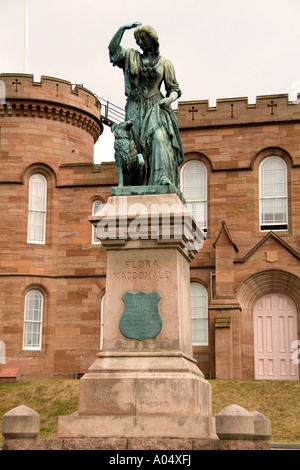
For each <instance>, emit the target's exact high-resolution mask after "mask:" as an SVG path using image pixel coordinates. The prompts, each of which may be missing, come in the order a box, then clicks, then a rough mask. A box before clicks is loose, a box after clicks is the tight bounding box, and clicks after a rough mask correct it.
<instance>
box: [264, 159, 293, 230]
mask: <svg viewBox="0 0 300 470" xmlns="http://www.w3.org/2000/svg"><path fill="white" fill-rule="evenodd" d="M259 187H260V229H261V230H287V228H288V190H287V166H286V163H285V161H284V160H283V159H282V158H279V157H268V158H266V159H265V160H263V162H262V163H261V165H260V184H259Z"/></svg>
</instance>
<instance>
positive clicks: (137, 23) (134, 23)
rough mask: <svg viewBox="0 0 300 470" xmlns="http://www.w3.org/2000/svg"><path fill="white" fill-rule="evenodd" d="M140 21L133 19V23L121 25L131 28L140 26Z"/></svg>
mask: <svg viewBox="0 0 300 470" xmlns="http://www.w3.org/2000/svg"><path fill="white" fill-rule="evenodd" d="M141 25H142V23H140V22H139V21H135V22H133V23H128V24H125V25H124V26H123V28H124V29H132V28H137V27H138V26H141Z"/></svg>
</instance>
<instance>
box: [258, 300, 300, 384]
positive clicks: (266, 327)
mask: <svg viewBox="0 0 300 470" xmlns="http://www.w3.org/2000/svg"><path fill="white" fill-rule="evenodd" d="M253 326H254V362H255V378H256V379H264V380H266V379H269V380H298V379H299V366H298V365H297V364H295V363H294V362H293V351H294V349H293V346H292V344H293V342H294V341H295V340H297V339H298V334H297V308H296V305H295V304H294V302H293V301H292V299H291V298H290V297H289V296H287V295H285V294H281V293H280V294H278V293H271V294H267V295H264V296H263V297H260V299H259V300H258V301H257V302H256V304H255V305H254V310H253Z"/></svg>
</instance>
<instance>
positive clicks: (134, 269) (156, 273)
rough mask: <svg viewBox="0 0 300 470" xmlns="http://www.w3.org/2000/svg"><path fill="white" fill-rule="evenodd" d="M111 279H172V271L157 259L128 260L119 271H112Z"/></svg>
mask: <svg viewBox="0 0 300 470" xmlns="http://www.w3.org/2000/svg"><path fill="white" fill-rule="evenodd" d="M109 276H110V279H111V280H131V279H132V280H137V279H145V280H162V279H170V278H171V272H170V271H168V270H165V269H163V268H162V267H160V266H159V264H158V262H157V260H155V259H154V260H147V259H145V260H134V261H132V260H126V261H125V262H124V263H123V266H122V268H121V269H120V270H118V271H112V272H111V273H110V274H109Z"/></svg>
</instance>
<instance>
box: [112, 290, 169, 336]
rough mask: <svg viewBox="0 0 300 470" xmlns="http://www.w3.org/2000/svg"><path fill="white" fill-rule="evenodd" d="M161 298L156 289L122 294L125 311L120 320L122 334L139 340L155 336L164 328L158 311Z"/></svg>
mask: <svg viewBox="0 0 300 470" xmlns="http://www.w3.org/2000/svg"><path fill="white" fill-rule="evenodd" d="M160 299H161V297H160V295H159V294H158V293H157V292H156V291H153V292H150V293H146V292H143V291H140V292H136V293H134V292H125V294H124V295H123V296H122V300H123V302H124V311H123V314H122V316H121V319H120V322H119V328H120V331H121V333H122V335H123V336H125V337H126V338H129V339H137V340H139V341H142V340H143V339H150V338H155V336H157V335H158V333H159V332H160V331H161V329H162V318H161V316H160V313H159V311H158V302H159V301H160Z"/></svg>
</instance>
